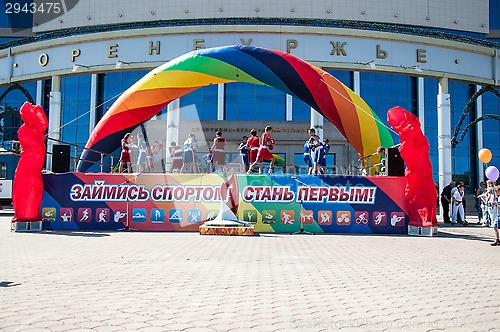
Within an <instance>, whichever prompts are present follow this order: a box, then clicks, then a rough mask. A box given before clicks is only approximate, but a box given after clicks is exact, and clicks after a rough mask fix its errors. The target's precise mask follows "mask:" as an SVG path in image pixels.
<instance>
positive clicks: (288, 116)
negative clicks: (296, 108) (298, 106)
mask: <svg viewBox="0 0 500 332" xmlns="http://www.w3.org/2000/svg"><path fill="white" fill-rule="evenodd" d="M285 102H286V104H285V105H286V113H285V120H286V121H292V120H293V97H292V95H289V94H286V101H285Z"/></svg>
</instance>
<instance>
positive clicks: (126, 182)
mask: <svg viewBox="0 0 500 332" xmlns="http://www.w3.org/2000/svg"><path fill="white" fill-rule="evenodd" d="M141 174H142V172H139V173H137V175H135V176H133V177H132V178H130V179H127V180H125V182H122V183H120V184H129V183H130V182H131V181H134V182H135V183H137V181H136V180H137V178H138V177H139V176H140V175H141ZM126 202H127V203H126V206H127V220H126V224H125V227H123V228H119V229H117V230H116V231H117V232H128V231H136V232H138V231H139V229H137V228H130V211H129V208H128V205H129V204H128V203H129V199H128V190H127V196H126Z"/></svg>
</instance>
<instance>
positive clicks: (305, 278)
mask: <svg viewBox="0 0 500 332" xmlns="http://www.w3.org/2000/svg"><path fill="white" fill-rule="evenodd" d="M11 217H12V216H11V215H10V214H9V211H7V212H6V211H2V216H1V217H0V330H1V331H70V330H79V331H81V330H88V331H119V330H135V331H169V330H172V331H334V330H339V329H341V330H344V331H381V330H387V331H392V330H405V331H410V330H413V331H441V330H446V331H455V330H457V331H458V330H460V331H488V330H490V331H500V247H492V246H490V243H491V242H492V241H493V229H491V228H485V227H481V226H478V225H473V223H475V222H476V221H477V220H476V219H474V218H469V222H470V223H471V225H469V226H468V227H462V226H455V227H452V226H444V227H441V228H440V231H439V236H438V237H436V238H419V237H408V236H369V235H334V234H332V235H288V234H260V236H259V235H256V236H253V237H223V236H200V235H198V234H197V233H145V232H47V231H43V232H40V233H12V232H10V231H9V229H10V219H11Z"/></svg>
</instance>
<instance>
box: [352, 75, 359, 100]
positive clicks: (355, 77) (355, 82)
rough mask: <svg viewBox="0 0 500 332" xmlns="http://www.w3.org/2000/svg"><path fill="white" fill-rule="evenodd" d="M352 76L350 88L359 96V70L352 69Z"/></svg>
mask: <svg viewBox="0 0 500 332" xmlns="http://www.w3.org/2000/svg"><path fill="white" fill-rule="evenodd" d="M352 73H353V76H352V85H353V86H352V88H353V89H354V92H355V93H356V94H357V95H358V96H361V79H360V77H359V71H353V72H352Z"/></svg>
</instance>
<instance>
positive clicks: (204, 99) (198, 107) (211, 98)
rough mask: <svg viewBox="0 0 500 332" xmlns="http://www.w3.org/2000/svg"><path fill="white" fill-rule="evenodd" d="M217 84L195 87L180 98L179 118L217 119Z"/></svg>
mask: <svg viewBox="0 0 500 332" xmlns="http://www.w3.org/2000/svg"><path fill="white" fill-rule="evenodd" d="M217 94H218V85H216V84H215V85H209V86H204V87H202V88H199V89H196V90H194V91H192V92H190V93H188V94H187V95H185V96H182V97H181V98H180V107H181V111H180V120H217V99H218V98H217Z"/></svg>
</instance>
